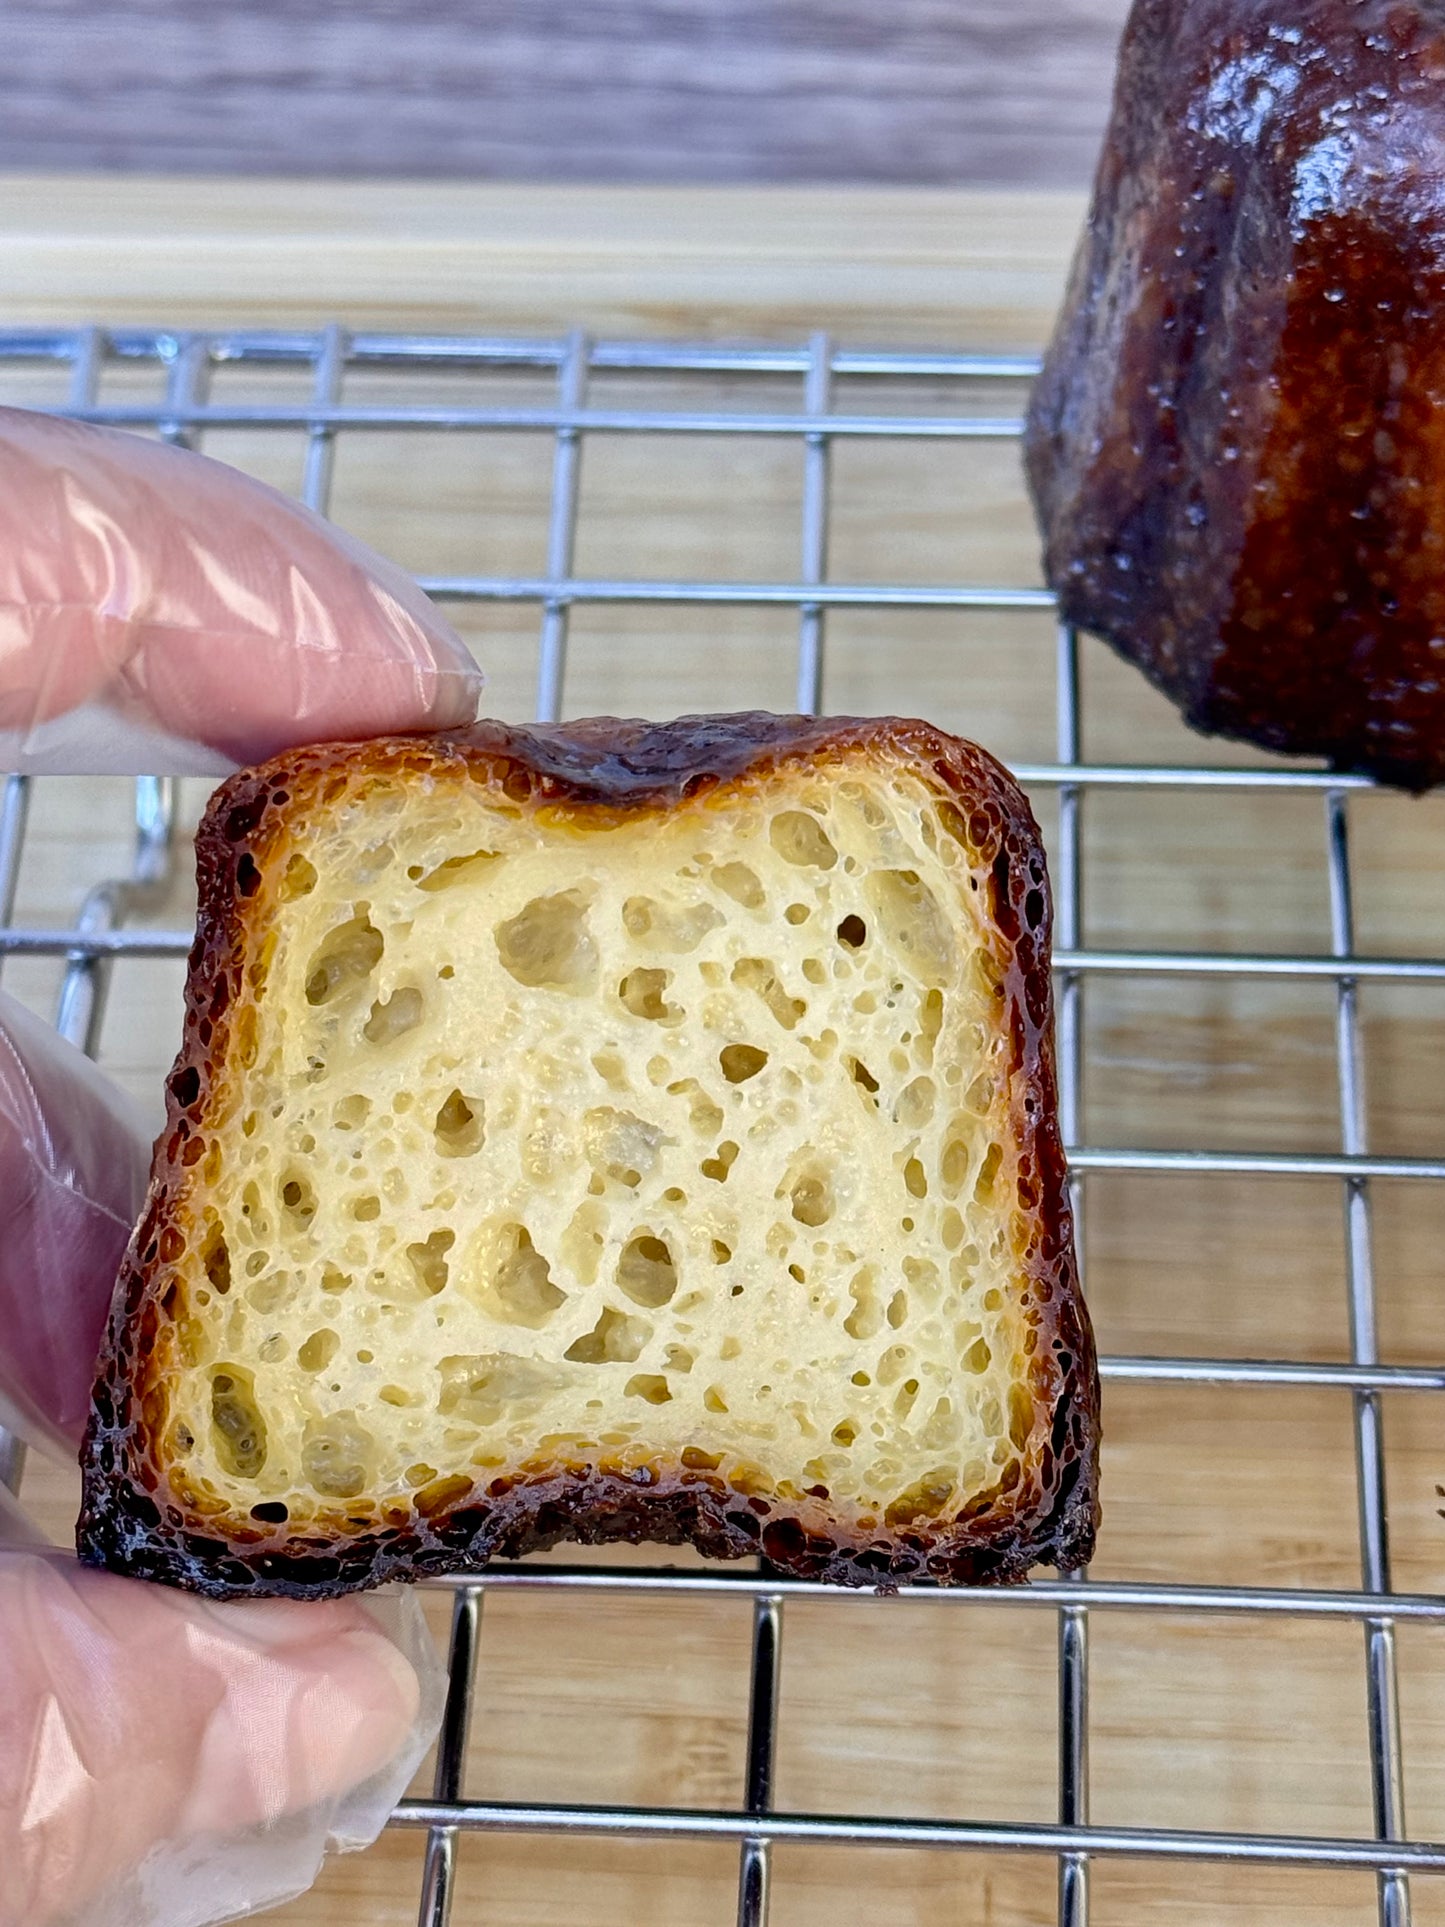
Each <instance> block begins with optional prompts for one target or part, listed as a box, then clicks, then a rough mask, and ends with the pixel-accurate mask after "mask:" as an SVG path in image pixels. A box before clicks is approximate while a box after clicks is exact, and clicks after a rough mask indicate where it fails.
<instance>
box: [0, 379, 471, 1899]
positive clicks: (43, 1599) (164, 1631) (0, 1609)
mask: <svg viewBox="0 0 1445 1927" xmlns="http://www.w3.org/2000/svg"><path fill="white" fill-rule="evenodd" d="M26 476H28V477H29V478H30V479H29V481H28V483H27V482H25V481H24V480H23V478H24V477H26ZM17 478H20V479H17ZM127 478H131V480H130V481H129V482H128V481H127ZM132 484H134V486H132ZM68 518H73V524H72V519H68ZM0 532H3V537H4V540H3V542H0V728H3V725H4V724H5V723H7V722H8V723H9V724H10V725H11V726H12V728H13V731H14V732H15V740H16V741H17V742H18V741H20V740H23V741H25V742H27V743H29V744H31V745H32V746H33V744H34V740H35V737H36V734H37V732H38V731H39V730H49V731H51V737H50V745H51V746H50V749H49V750H48V751H47V752H46V755H47V758H48V766H49V767H52V768H70V769H77V768H78V769H85V770H94V769H98V768H110V769H115V768H117V767H121V768H124V767H138V766H140V765H141V764H145V765H148V766H149V767H151V768H155V767H156V757H155V752H156V750H157V747H158V746H164V745H166V744H169V745H170V746H171V747H172V749H174V750H175V753H176V756H177V757H178V758H186V759H189V760H180V761H175V760H173V761H171V762H170V763H169V767H170V768H172V769H186V768H189V769H198V768H207V767H211V768H214V767H220V766H224V763H225V761H226V759H228V758H230V757H235V756H247V757H252V756H261V755H264V754H267V753H269V752H270V751H271V750H273V749H277V748H280V747H281V746H282V745H283V744H286V743H293V742H296V741H299V740H303V739H307V740H317V741H320V740H328V739H330V740H335V739H338V738H344V737H348V736H357V735H361V734H364V733H367V732H369V731H376V730H381V729H393V728H419V727H426V726H433V727H440V726H442V725H445V724H451V723H457V722H463V721H466V720H469V718H470V716H471V714H472V713H473V710H474V707H475V701H476V694H477V690H478V688H479V686H480V684H479V678H478V677H477V675H476V672H475V671H474V670H473V669H472V667H471V664H470V660H469V658H467V657H466V654H465V651H464V650H463V649H462V645H461V644H460V642H458V641H457V640H456V639H455V638H454V637H452V636H451V634H450V632H449V631H448V630H447V629H446V627H445V625H444V624H443V623H442V622H441V621H440V618H438V617H436V616H435V615H434V614H433V613H432V612H431V611H430V610H429V608H428V606H427V604H426V603H425V600H424V598H422V597H421V596H420V595H419V592H418V591H417V590H416V589H415V588H414V587H411V586H410V585H408V584H406V583H405V581H404V580H403V579H401V578H400V577H397V576H395V574H394V572H392V571H391V570H389V569H388V568H387V567H386V565H384V564H381V563H379V562H374V561H370V560H368V559H367V558H365V557H364V555H363V554H362V552H361V551H359V550H357V549H355V548H353V547H352V546H350V545H347V544H345V543H343V542H342V541H341V539H340V538H339V537H337V536H335V535H334V534H333V533H332V532H331V531H329V530H328V529H327V528H326V525H325V524H324V523H321V522H319V521H318V520H317V519H316V518H315V517H312V516H309V515H307V514H306V513H305V512H304V511H302V510H299V509H297V508H296V507H295V505H294V504H291V503H288V502H287V501H285V499H284V498H282V497H280V496H276V495H273V494H272V492H271V491H269V490H266V489H262V488H260V487H259V485H258V484H256V483H253V482H250V481H248V480H247V479H246V478H244V477H241V476H237V475H232V474H231V473H230V472H229V471H227V470H225V469H221V468H219V467H218V466H217V465H216V464H214V463H208V462H204V461H202V460H200V458H199V457H195V456H187V455H184V454H182V453H180V452H178V451H176V450H171V449H164V448H160V447H157V446H154V445H151V444H146V443H142V442H132V441H130V440H129V439H128V438H126V437H124V436H117V435H110V434H106V433H103V432H102V431H99V430H92V429H78V428H74V427H70V426H68V425H66V424H62V423H56V422H50V421H47V420H46V419H45V418H44V417H39V416H26V415H22V414H19V413H17V412H15V411H4V410H0ZM218 538H224V539H223V540H218ZM32 589H33V590H34V592H35V593H36V594H37V595H40V596H41V598H42V601H43V602H45V607H44V609H43V610H42V611H41V613H40V615H38V616H37V615H36V613H35V610H34V607H33V605H32V604H30V603H29V602H28V601H27V596H28V594H29V593H30V591H31V590H32ZM47 596H48V598H49V599H48V601H46V600H45V598H46V597H47ZM27 612H28V613H27ZM288 650H289V651H290V652H292V653H291V654H290V655H288ZM294 658H300V660H299V661H298V660H295V659H294ZM67 703H72V704H80V705H83V706H86V707H88V709H89V711H90V715H89V718H88V722H87V727H91V726H93V725H94V724H95V723H96V722H97V720H98V719H102V718H104V717H106V716H109V717H110V718H111V719H112V720H113V721H114V722H115V727H116V728H117V729H118V730H120V731H121V737H123V740H124V744H125V745H126V746H128V747H127V750H126V755H125V756H121V755H120V754H119V753H118V752H116V751H115V747H114V742H115V740H119V739H118V738H117V739H113V740H112V742H111V750H112V753H111V754H110V755H109V756H107V754H106V753H105V749H106V742H105V739H103V738H102V737H97V736H96V735H94V734H91V735H89V736H86V735H84V734H83V733H76V732H74V731H72V732H71V733H70V734H67V733H66V732H67V727H68V725H69V723H70V722H71V721H73V712H70V711H68V710H67V708H66V705H67ZM122 723H123V728H122ZM0 742H3V737H0ZM65 743H68V744H69V745H70V748H69V751H68V753H64V754H62V752H61V751H60V749H59V748H58V747H57V745H60V744H65ZM132 751H134V752H135V754H136V755H137V756H138V757H139V758H140V763H139V764H136V763H130V762H129V760H128V759H129V756H130V753H131V752H132ZM27 753H28V752H27ZM207 757H210V758H212V759H213V760H212V761H211V762H210V763H207V762H206V761H205V759H206V758H207ZM3 760H5V759H4V758H3V757H0V761H3ZM9 760H10V762H11V764H12V766H13V764H14V762H15V761H16V760H19V759H18V758H17V757H15V756H12V757H10V758H9ZM148 1164H149V1146H148V1145H147V1143H146V1141H145V1137H144V1134H143V1132H142V1130H141V1128H140V1125H139V1122H138V1119H137V1118H136V1117H135V1115H134V1114H133V1112H132V1110H131V1107H130V1106H129V1104H128V1102H127V1101H126V1100H125V1098H124V1097H123V1096H122V1095H121V1094H120V1093H118V1092H116V1091H114V1090H112V1089H111V1088H110V1087H109V1086H108V1085H107V1083H106V1081H105V1080H104V1079H103V1078H102V1077H101V1075H100V1074H99V1072H98V1071H96V1069H95V1068H94V1066H93V1065H91V1064H90V1063H89V1061H88V1060H87V1059H85V1058H84V1057H83V1056H82V1055H81V1054H80V1053H79V1052H78V1051H75V1050H73V1049H72V1048H71V1047H70V1046H69V1045H67V1044H65V1043H64V1042H62V1041H61V1040H60V1039H59V1038H58V1037H57V1036H55V1034H54V1033H53V1032H51V1031H50V1030H49V1029H48V1028H47V1027H46V1026H45V1025H43V1024H42V1023H40V1022H39V1021H38V1020H37V1019H35V1018H33V1017H31V1016H29V1015H28V1014H27V1013H25V1012H24V1011H23V1010H22V1009H20V1007H19V1006H18V1005H16V1004H15V1003H14V1001H13V1000H12V999H9V998H6V997H4V996H3V995H0V1416H3V1417H4V1419H5V1420H6V1422H7V1423H9V1424H11V1425H12V1426H14V1427H15V1428H16V1429H18V1430H19V1431H20V1433H21V1435H22V1436H24V1437H26V1438H28V1439H30V1440H31V1441H32V1442H33V1443H35V1444H38V1445H40V1446H41V1447H42V1448H46V1447H48V1448H50V1449H59V1450H61V1451H63V1452H65V1453H67V1454H68V1453H72V1452H73V1451H74V1449H75V1447H76V1445H77V1444H78V1442H79V1438H80V1434H81V1431H82V1429H83V1426H84V1422H85V1414H86V1410H87V1406H88V1402H89V1389H90V1381H91V1375H92V1371H93V1367H94V1362H95V1357H96V1352H97V1350H98V1346H99V1340H100V1334H101V1330H102V1328H103V1325H104V1322H105V1317H106V1312H107V1309H108V1306H109V1300H110V1292H111V1286H112V1283H113V1281H114V1278H115V1274H116V1269H117V1266H118V1264H119V1261H120V1256H121V1253H122V1250H123V1248H124V1245H125V1242H126V1238H127V1236H128V1234H129V1230H130V1225H131V1222H132V1221H133V1219H134V1217H135V1215H136V1213H137V1210H138V1208H139V1204H140V1199H141V1195H142V1192H143V1189H144V1183H145V1175H146V1170H147V1167H148ZM441 1697H442V1677H441V1669H440V1667H439V1664H438V1662H437V1658H436V1654H435V1649H434V1648H433V1646H432V1643H431V1640H430V1637H429V1635H428V1633H427V1631H426V1628H425V1625H424V1622H423V1621H422V1618H421V1613H420V1607H419V1603H418V1601H417V1600H416V1598H415V1596H414V1595H410V1594H405V1595H402V1596H399V1597H395V1598H390V1599H382V1600H380V1601H378V1600H376V1599H372V1600H369V1601H366V1602H363V1601H359V1600H353V1599H346V1600H335V1601H329V1602H325V1603H322V1604H317V1605H299V1604H294V1603H291V1602H287V1601H279V1600H277V1601H265V1600H258V1601H254V1602H247V1603H243V1604H236V1605H215V1604H211V1603H209V1602H207V1601H204V1600H200V1599H195V1598H192V1597H190V1596H189V1595H186V1594H182V1593H178V1592H170V1591H167V1590H165V1589H163V1588H160V1587H156V1586H150V1585H145V1584H142V1583H140V1582H137V1581H133V1580H127V1579H120V1578H116V1577H114V1576H113V1575H111V1574H108V1573H100V1572H92V1571H89V1570H87V1569H85V1568H82V1567H81V1566H79V1565H78V1564H77V1562H76V1561H75V1559H74V1558H73V1557H71V1556H69V1555H68V1554H66V1553H62V1552H61V1551H60V1550H59V1549H57V1548H52V1547H48V1546H46V1545H45V1544H44V1543H43V1541H42V1540H41V1537H40V1535H39V1534H38V1533H37V1531H36V1530H35V1528H34V1526H33V1525H32V1524H31V1522H30V1521H29V1520H27V1519H26V1518H25V1516H24V1514H23V1513H22V1512H21V1510H20V1508H19V1507H18V1506H17V1505H16V1504H15V1503H14V1501H13V1500H12V1499H10V1497H9V1495H8V1494H6V1493H5V1492H4V1490H3V1488H0V1927H204V1923H209V1922H214V1921H222V1920H228V1919H233V1918H235V1917H237V1916H238V1915H241V1914H244V1913H248V1912H251V1911H254V1910H256V1909H259V1908H263V1907H269V1906H274V1905H276V1904H277V1903H278V1902H279V1901H281V1900H284V1899H286V1898H288V1897H290V1896H291V1895H293V1894H296V1893H299V1892H301V1891H303V1890H304V1889H305V1888H306V1887H307V1886H308V1885H309V1884H310V1882H311V1881H312V1880H313V1879H314V1877H315V1875H316V1872H317V1869H318V1867H319V1866H320V1862H321V1858H322V1855H323V1853H324V1851H325V1849H326V1847H327V1846H328V1845H331V1846H338V1847H355V1846H363V1845H365V1844H366V1843H367V1842H368V1841H370V1840H371V1839H373V1838H374V1837H375V1835H376V1833H377V1832H378V1831H379V1830H380V1828H381V1826H382V1825H383V1823H384V1822H385V1819H386V1816H387V1814H388V1812H389V1811H390V1809H391V1807H392V1805H393V1804H394V1803H395V1800H396V1798H397V1797H398V1796H399V1794H400V1793H401V1792H402V1791H403V1789H404V1788H405V1786H406V1784H407V1782H408V1781H409V1779H410V1778H411V1775H412V1773H413V1772H414V1771H415V1768H416V1766H417V1764H418V1762H419V1760H420V1759H421V1757H422V1755H423V1753H424V1752H425V1750H426V1747H427V1745H428V1744H429V1742H430V1739H431V1736H432V1733H433V1732H434V1730H435V1727H436V1723H437V1720H438V1717H439V1714H440V1706H441Z"/></svg>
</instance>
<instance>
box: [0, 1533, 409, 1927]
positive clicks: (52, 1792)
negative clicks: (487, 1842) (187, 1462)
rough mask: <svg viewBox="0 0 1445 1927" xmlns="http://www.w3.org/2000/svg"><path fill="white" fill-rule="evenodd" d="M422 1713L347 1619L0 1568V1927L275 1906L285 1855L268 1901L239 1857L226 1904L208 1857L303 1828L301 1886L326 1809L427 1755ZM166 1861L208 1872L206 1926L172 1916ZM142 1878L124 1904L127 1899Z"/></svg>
mask: <svg viewBox="0 0 1445 1927" xmlns="http://www.w3.org/2000/svg"><path fill="white" fill-rule="evenodd" d="M423 1697H424V1695H423V1690H422V1685H421V1683H420V1682H419V1680H418V1677H417V1674H416V1672H415V1671H414V1670H413V1667H412V1666H411V1665H410V1663H409V1662H408V1660H407V1659H406V1658H405V1657H404V1656H403V1654H402V1653H401V1652H400V1651H399V1650H398V1648H397V1647H396V1646H395V1645H394V1644H393V1643H392V1641H391V1640H390V1639H388V1638H387V1637H386V1635H385V1634H384V1633H383V1632H382V1630H381V1629H380V1627H379V1626H378V1625H377V1623H376V1622H375V1620H373V1619H372V1618H371V1616H370V1614H369V1613H368V1612H367V1610H366V1608H365V1607H364V1606H363V1605H361V1603H360V1602H358V1601H355V1600H336V1601H330V1602H325V1603H322V1604H320V1605H314V1604H308V1605H300V1604H295V1603H293V1602H290V1601H282V1600H266V1601H254V1602H252V1601H248V1602H246V1603H245V1604H243V1605H229V1606H228V1605H216V1604H213V1603H210V1602H208V1601H204V1600H200V1599H196V1598H192V1597H190V1596H189V1595H186V1594H181V1593H175V1592H168V1591H165V1590H164V1589H162V1588H160V1587H157V1586H150V1585H145V1584H141V1583H139V1582H136V1581H134V1580H128V1579H121V1578H117V1577H115V1576H114V1575H112V1574H109V1573H98V1572H91V1571H88V1570H87V1569H85V1568H83V1567H81V1566H79V1565H77V1564H76V1563H75V1561H74V1560H72V1559H69V1558H66V1557H64V1556H61V1555H59V1554H45V1553H38V1552H30V1551H17V1552H0V1733H3V1734H4V1736H5V1740H4V1747H3V1749H0V1866H3V1867H4V1868H5V1869H6V1878H5V1881H4V1882H3V1884H0V1927H47V1923H50V1922H52V1921H56V1922H58V1921H59V1920H60V1919H61V1918H64V1917H68V1916H70V1915H72V1914H73V1913H74V1912H75V1910H77V1909H81V1908H84V1907H85V1906H86V1904H87V1903H95V1902H102V1903H104V1902H109V1903H110V1905H109V1906H108V1907H105V1908H104V1913H105V1918H107V1919H110V1918H114V1919H116V1920H121V1919H123V1920H124V1921H125V1922H126V1923H127V1927H146V1923H148V1922H150V1921H151V1920H154V1921H155V1922H156V1923H157V1927H159V1923H161V1922H164V1923H166V1927H184V1923H183V1921H182V1919H181V1914H182V1913H184V1920H185V1921H189V1920H192V1919H197V1920H199V1919H204V1920H215V1919H220V1918H222V1917H224V1915H225V1913H227V1912H230V1911H234V1912H242V1911H246V1910H248V1909H249V1908H251V1907H254V1906H257V1905H262V1904H271V1903H272V1902H274V1901H276V1900H279V1899H283V1898H285V1897H287V1894H288V1893H290V1892H294V1891H296V1890H297V1887H298V1882H297V1880H296V1877H295V1872H296V1861H295V1857H294V1854H293V1853H288V1854H287V1856H286V1864H285V1872H284V1873H283V1875H282V1885H281V1886H280V1888H279V1889H268V1890H267V1891H264V1892H260V1893H258V1892H257V1891H256V1887H257V1869H258V1866H263V1862H261V1861H259V1860H258V1857H257V1854H256V1851H255V1850H254V1847H253V1849H252V1851H251V1853H250V1854H249V1855H248V1856H247V1858H246V1862H245V1866H246V1890H245V1891H244V1892H229V1891H226V1890H225V1887H224V1885H223V1884H221V1885H218V1884H217V1882H216V1879H215V1877H214V1874H215V1871H216V1870H217V1869H221V1868H223V1867H224V1860H223V1858H221V1857H219V1855H218V1852H217V1842H218V1841H220V1842H221V1844H222V1845H223V1844H224V1840H223V1837H224V1836H234V1835H237V1834H240V1833H242V1832H244V1831H246V1830H250V1831H251V1833H252V1835H253V1837H254V1834H255V1831H256V1830H258V1829H268V1828H274V1827H275V1826H276V1825H277V1823H278V1822H281V1821H283V1820H284V1819H285V1818H286V1817H287V1816H294V1815H299V1814H302V1813H307V1812H310V1813H313V1814H315V1815H316V1816H317V1823H316V1830H317V1837H316V1840H315V1843H314V1848H315V1850H314V1855H313V1857H312V1859H311V1860H310V1862H309V1871H305V1870H303V1873H302V1876H301V1883H300V1884H305V1882H306V1881H307V1880H309V1878H310V1877H311V1876H312V1875H314V1872H315V1868H316V1866H317V1865H318V1864H319V1861H320V1857H321V1850H322V1848H323V1846H324V1844H325V1836H326V1832H327V1827H328V1822H329V1819H330V1809H331V1807H332V1806H334V1803H335V1802H336V1801H337V1800H338V1799H339V1798H340V1796H342V1795H343V1794H345V1793H346V1792H347V1791H348V1790H350V1789H351V1788H354V1787H358V1786H360V1785H361V1784H362V1783H363V1782H365V1781H367V1780H368V1779H370V1778H372V1776H374V1775H375V1774H377V1773H378V1772H379V1771H380V1770H381V1769H382V1768H384V1767H385V1766H386V1765H387V1764H388V1762H395V1763H396V1766H397V1771H398V1776H399V1777H398V1780H397V1784H396V1785H395V1786H394V1788H392V1789H391V1791H392V1793H393V1794H394V1793H398V1792H400V1791H401V1789H402V1787H403V1786H404V1785H405V1781H406V1778H407V1777H409V1774H410V1771H411V1770H412V1769H413V1768H414V1766H415V1764H416V1758H417V1756H418V1755H419V1753H420V1751H421V1748H422V1746H423V1745H424V1744H425V1741H426V1738H427V1737H428V1735H427V1734H426V1733H425V1732H424V1731H422V1730H420V1728H419V1724H418V1717H419V1709H420V1708H421V1706H422V1702H423ZM198 1844H200V1845H201V1846H202V1853H201V1854H200V1855H198V1854H197V1852H196V1850H195V1849H196V1847H197V1845H198ZM167 1856H170V1857H171V1858H172V1859H173V1860H174V1861H175V1863H176V1865H177V1866H178V1867H181V1866H184V1867H188V1868H190V1869H192V1870H193V1869H194V1868H195V1866H196V1865H197V1863H198V1860H199V1861H203V1862H205V1863H207V1864H208V1866H209V1868H210V1870H211V1874H212V1876H213V1877H211V1878H210V1879H209V1881H208V1885H207V1896H208V1902H209V1905H210V1907H212V1908H214V1907H215V1906H216V1903H217V1902H219V1903H220V1905H221V1911H205V1912H203V1913H200V1914H194V1915H193V1914H192V1913H190V1912H187V1911H185V1910H184V1909H178V1908H177V1906H176V1904H175V1902H176V1896H175V1893H174V1891H172V1892H170V1893H166V1892H165V1891H164V1884H165V1883H164V1868H163V1866H161V1865H160V1863H161V1862H163V1861H164V1860H165V1858H166V1857H167ZM142 1862H145V1863H146V1877H145V1880H144V1882H143V1886H142V1887H141V1888H138V1889H135V1890H134V1891H136V1892H137V1893H139V1892H142V1891H143V1893H144V1895H145V1900H143V1901H140V1902H139V1904H137V1902H136V1901H134V1900H130V1899H128V1898H126V1897H125V1896H127V1895H128V1894H129V1893H130V1892H131V1891H132V1889H131V1888H130V1886H129V1883H128V1876H130V1875H131V1874H132V1873H133V1872H134V1871H135V1870H136V1869H137V1868H138V1867H139V1866H140V1865H141V1863H142ZM261 1884H262V1885H263V1886H264V1885H265V1874H264V1872H263V1873H262V1875H261ZM117 1901H119V1903H120V1906H121V1911H120V1912H118V1913H115V1912H113V1911H112V1910H113V1908H114V1905H115V1903H116V1902H117ZM146 1902H150V1903H151V1904H152V1905H157V1904H158V1905H159V1907H160V1909H161V1911H157V1912H155V1913H154V1914H153V1913H152V1912H151V1910H150V1906H148V1905H147V1904H146Z"/></svg>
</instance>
